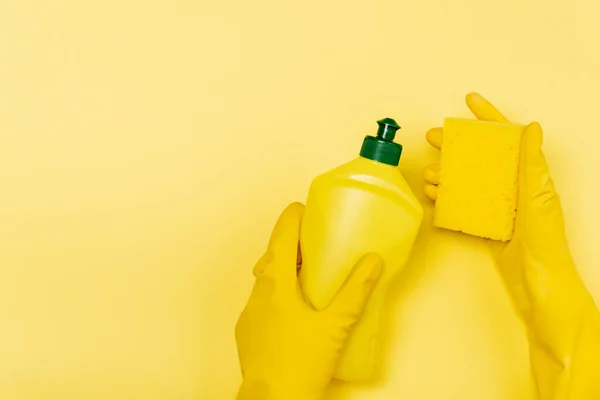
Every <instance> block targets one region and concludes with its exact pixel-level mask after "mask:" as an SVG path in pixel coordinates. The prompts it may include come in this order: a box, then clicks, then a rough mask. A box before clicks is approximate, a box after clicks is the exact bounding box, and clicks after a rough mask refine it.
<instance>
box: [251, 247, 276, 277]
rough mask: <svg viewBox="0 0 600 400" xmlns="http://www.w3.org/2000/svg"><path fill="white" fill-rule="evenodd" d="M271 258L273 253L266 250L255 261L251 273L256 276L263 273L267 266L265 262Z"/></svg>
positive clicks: (268, 261)
mask: <svg viewBox="0 0 600 400" xmlns="http://www.w3.org/2000/svg"><path fill="white" fill-rule="evenodd" d="M272 258H273V254H272V253H271V252H270V251H269V250H267V252H266V253H265V254H263V256H262V257H261V258H260V259H259V260H258V261H257V263H256V265H255V266H254V269H253V270H252V273H253V274H254V276H255V277H257V278H258V277H259V276H261V275H262V274H263V272H264V271H265V268H266V267H267V264H269V263H270V262H271V259H272Z"/></svg>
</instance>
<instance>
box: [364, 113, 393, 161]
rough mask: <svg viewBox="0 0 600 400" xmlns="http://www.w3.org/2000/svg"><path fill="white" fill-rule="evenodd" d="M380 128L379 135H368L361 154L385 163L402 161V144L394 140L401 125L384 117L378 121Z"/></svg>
mask: <svg viewBox="0 0 600 400" xmlns="http://www.w3.org/2000/svg"><path fill="white" fill-rule="evenodd" d="M377 124H378V125H379V128H378V129H377V137H375V136H366V137H365V139H364V141H363V145H362V148H361V149H360V156H361V157H364V158H368V159H369V160H373V161H377V162H380V163H384V164H389V165H393V166H396V165H398V163H399V162H400V155H401V154H402V145H401V144H398V143H395V142H394V137H395V136H396V131H397V130H398V129H400V126H398V124H397V123H396V121H394V120H393V119H391V118H384V119H382V120H379V121H377Z"/></svg>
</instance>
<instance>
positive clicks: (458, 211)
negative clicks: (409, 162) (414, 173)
mask: <svg viewBox="0 0 600 400" xmlns="http://www.w3.org/2000/svg"><path fill="white" fill-rule="evenodd" d="M523 128H524V127H523V126H522V125H514V124H508V123H498V122H489V121H478V120H471V119H461V118H447V119H446V120H445V122H444V130H443V131H444V146H443V147H442V151H441V160H440V180H439V184H438V192H437V201H436V203H435V215H434V225H435V226H437V227H440V228H446V229H451V230H455V231H459V232H464V233H467V234H470V235H475V236H481V237H484V238H489V239H494V240H501V241H506V240H510V239H511V237H512V234H513V230H514V224H515V214H516V209H517V182H518V175H519V153H520V144H521V136H522V133H523Z"/></svg>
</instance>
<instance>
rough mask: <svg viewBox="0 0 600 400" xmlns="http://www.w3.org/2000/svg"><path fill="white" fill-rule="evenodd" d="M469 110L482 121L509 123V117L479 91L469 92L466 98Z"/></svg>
mask: <svg viewBox="0 0 600 400" xmlns="http://www.w3.org/2000/svg"><path fill="white" fill-rule="evenodd" d="M465 101H466V103H467V107H469V110H471V112H472V113H473V115H475V117H477V119H480V120H482V121H492V122H502V123H508V122H509V121H508V119H506V117H505V116H504V115H502V113H501V112H500V111H498V110H497V109H496V107H494V106H493V105H492V104H491V103H490V102H489V101H487V100H486V99H485V98H484V97H483V96H482V95H480V94H479V93H469V94H467V96H466V99H465Z"/></svg>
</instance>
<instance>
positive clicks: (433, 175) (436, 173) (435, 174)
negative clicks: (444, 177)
mask: <svg viewBox="0 0 600 400" xmlns="http://www.w3.org/2000/svg"><path fill="white" fill-rule="evenodd" d="M440 171H441V167H440V163H435V164H429V165H428V166H427V167H425V169H424V170H423V179H425V182H427V183H430V184H432V185H438V184H439V183H440Z"/></svg>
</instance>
